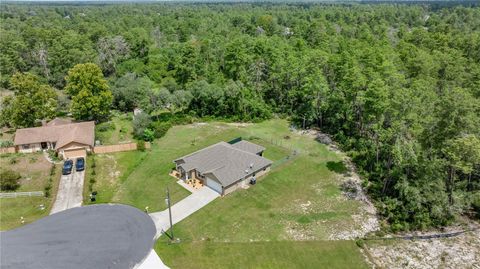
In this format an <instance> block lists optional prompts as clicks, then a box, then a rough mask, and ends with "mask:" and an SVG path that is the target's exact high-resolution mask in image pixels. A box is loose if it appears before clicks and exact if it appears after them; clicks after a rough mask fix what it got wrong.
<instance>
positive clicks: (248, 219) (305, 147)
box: [172, 120, 360, 242]
mask: <svg viewBox="0 0 480 269" xmlns="http://www.w3.org/2000/svg"><path fill="white" fill-rule="evenodd" d="M214 126H215V125H214ZM279 126H280V127H279ZM286 126H287V122H286V121H280V120H276V121H275V120H274V121H268V122H264V123H261V124H257V125H251V126H248V127H244V128H239V129H238V128H227V129H226V131H225V132H226V133H229V132H230V131H231V130H233V131H234V132H235V133H236V134H243V136H244V137H256V139H255V140H254V142H257V143H259V144H263V145H265V146H266V147H267V150H266V152H265V156H266V157H267V158H268V157H274V158H272V159H273V160H274V161H276V160H280V159H283V157H284V156H285V155H288V154H289V153H290V152H289V151H290V150H297V152H298V154H297V156H296V157H292V158H291V159H290V160H287V161H286V162H284V163H281V164H280V165H279V166H276V167H275V168H273V169H272V171H271V172H270V173H269V174H267V175H266V176H264V177H262V178H260V179H259V181H258V183H257V184H256V185H255V186H251V187H250V188H249V189H247V190H243V189H240V190H237V191H235V192H234V193H232V194H229V195H227V196H225V197H221V198H219V199H216V200H214V201H213V202H212V203H210V204H208V205H207V206H206V207H204V208H202V210H200V211H198V212H196V213H195V214H193V215H192V216H190V217H189V218H187V219H185V220H184V221H182V222H181V223H179V224H177V225H176V226H175V228H176V230H177V231H178V232H177V234H178V235H179V236H180V237H181V238H182V237H183V238H185V239H186V240H188V241H194V242H197V241H201V240H203V239H205V238H208V239H209V240H213V241H218V242H250V241H278V240H326V239H328V238H329V236H330V235H331V234H332V232H335V231H338V230H341V229H343V228H347V229H348V228H352V225H353V219H352V217H351V215H353V214H355V213H356V212H357V209H358V207H359V205H360V204H359V202H357V201H353V200H347V199H345V198H344V197H343V196H342V195H341V190H340V181H339V177H338V175H337V173H336V172H334V171H331V169H329V168H328V167H327V163H329V162H338V161H339V160H340V157H339V156H338V155H336V154H335V153H332V152H330V151H328V150H327V149H326V148H325V146H323V145H321V144H319V143H318V142H315V141H314V140H313V139H311V138H308V137H305V136H300V135H296V134H294V133H291V132H290V131H289V130H288V128H287V127H286ZM183 128H184V127H183ZM210 128H212V126H210ZM202 129H203V127H202ZM178 133H179V132H172V135H173V134H178ZM177 136H178V135H177ZM229 136H231V135H229ZM286 136H288V137H289V138H288V139H284V138H283V137H286ZM205 140H207V138H205ZM280 141H282V142H280ZM280 143H281V144H282V146H277V145H280ZM207 144H208V143H207ZM267 144H268V145H267ZM269 155H270V156H269Z"/></svg>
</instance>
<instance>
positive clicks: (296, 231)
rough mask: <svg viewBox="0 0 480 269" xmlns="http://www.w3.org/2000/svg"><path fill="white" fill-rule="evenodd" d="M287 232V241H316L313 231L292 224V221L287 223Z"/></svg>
mask: <svg viewBox="0 0 480 269" xmlns="http://www.w3.org/2000/svg"><path fill="white" fill-rule="evenodd" d="M285 232H286V236H287V238H286V239H287V240H294V241H308V240H315V239H316V237H315V235H314V234H313V233H312V230H311V229H309V228H308V227H306V226H304V225H300V224H298V223H295V222H290V221H289V222H286V223H285Z"/></svg>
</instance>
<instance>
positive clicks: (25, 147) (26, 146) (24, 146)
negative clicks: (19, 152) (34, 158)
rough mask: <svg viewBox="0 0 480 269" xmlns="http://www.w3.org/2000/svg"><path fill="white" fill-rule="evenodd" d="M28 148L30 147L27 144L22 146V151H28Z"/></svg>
mask: <svg viewBox="0 0 480 269" xmlns="http://www.w3.org/2000/svg"><path fill="white" fill-rule="evenodd" d="M29 148H30V145H28V144H25V145H22V149H29Z"/></svg>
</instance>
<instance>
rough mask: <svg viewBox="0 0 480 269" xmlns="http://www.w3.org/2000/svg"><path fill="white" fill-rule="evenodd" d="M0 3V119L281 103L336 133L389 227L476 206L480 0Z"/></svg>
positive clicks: (275, 106)
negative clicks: (470, 0) (433, 0)
mask: <svg viewBox="0 0 480 269" xmlns="http://www.w3.org/2000/svg"><path fill="white" fill-rule="evenodd" d="M0 7H1V9H2V12H1V20H2V21H1V22H2V23H1V27H0V31H1V32H0V34H1V36H2V37H3V38H1V39H0V50H1V54H0V74H1V80H0V84H1V86H2V87H3V88H4V89H5V90H4V92H6V93H11V92H13V93H14V94H10V95H9V94H5V95H8V96H10V97H6V98H4V100H3V103H2V115H1V123H2V125H10V126H13V127H28V126H33V125H34V124H35V121H36V120H39V119H44V118H51V117H54V116H55V115H56V114H58V113H61V112H63V113H65V112H67V110H68V112H71V113H72V115H73V116H74V117H75V118H77V119H95V120H100V121H101V120H105V119H107V118H108V116H109V115H108V114H109V110H110V109H112V108H113V109H117V110H120V111H132V110H133V109H134V108H141V109H142V110H143V111H145V112H146V113H147V114H149V115H153V116H155V115H157V116H158V114H159V113H160V112H161V111H168V112H169V113H172V114H188V115H192V116H197V117H207V116H212V117H222V118H229V119H231V120H240V121H255V120H262V119H267V118H270V117H272V116H273V115H277V116H281V117H283V116H284V117H289V118H290V119H291V120H292V122H293V123H296V124H298V125H299V126H302V125H303V123H304V122H305V124H306V126H307V127H319V128H321V129H322V130H323V131H325V132H328V133H330V134H331V135H332V136H333V137H334V138H335V140H336V141H337V142H338V143H339V144H340V145H341V146H342V148H343V149H344V150H345V151H346V152H348V154H349V155H350V156H352V159H353V160H354V162H355V163H356V164H357V166H358V167H359V169H360V172H361V173H362V175H363V176H364V178H365V179H366V180H365V188H366V189H367V190H368V193H369V194H370V196H371V197H372V198H373V199H374V201H375V203H376V205H377V208H378V209H379V214H380V215H381V216H383V217H384V219H385V220H386V221H387V222H388V223H389V224H390V225H389V227H390V228H391V229H392V230H407V229H423V228H427V227H432V226H443V225H447V224H449V223H451V222H452V221H454V219H455V217H456V216H459V215H462V214H464V215H465V214H466V215H469V216H475V215H476V216H478V215H480V8H478V7H462V6H454V5H451V6H448V7H441V6H440V7H439V6H438V4H437V5H436V6H435V8H432V7H431V6H429V5H400V4H378V5H356V4H351V5H332V4H330V5H326V4H325V5H321V4H303V5H293V4H292V5H273V4H261V5H256V4H235V5H227V4H198V5H190V4H176V5H170V4H116V5H102V6H90V5H81V6H73V5H38V6H36V5H13V4H2V5H1V6H0ZM153 118H154V119H155V117H153ZM150 120H151V119H144V120H142V121H143V122H149V121H150ZM139 121H140V120H139ZM149 124H150V123H149ZM139 125H142V124H141V123H139ZM143 125H145V124H143ZM162 128H163V127H162ZM162 128H160V129H162ZM163 129H164V128H163ZM163 129H162V132H163V131H164V130H163ZM143 131H144V130H143V129H142V132H140V134H139V135H141V133H143ZM147 135H148V136H152V134H151V133H148V134H147Z"/></svg>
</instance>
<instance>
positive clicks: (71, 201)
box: [50, 170, 85, 215]
mask: <svg viewBox="0 0 480 269" xmlns="http://www.w3.org/2000/svg"><path fill="white" fill-rule="evenodd" d="M84 178H85V170H84V171H81V172H74V171H72V173H71V174H70V175H62V178H61V179H60V185H59V187H58V192H57V198H56V199H55V203H54V204H53V207H52V211H50V215H52V214H55V213H57V212H60V211H63V210H67V209H69V208H74V207H80V206H82V202H83V181H84Z"/></svg>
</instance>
